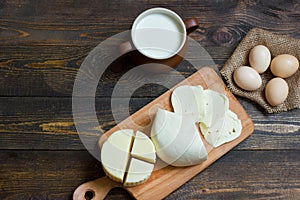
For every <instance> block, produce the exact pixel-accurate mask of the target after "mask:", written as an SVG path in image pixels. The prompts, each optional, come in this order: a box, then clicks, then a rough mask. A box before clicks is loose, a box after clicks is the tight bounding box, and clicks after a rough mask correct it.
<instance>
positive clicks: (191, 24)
mask: <svg viewBox="0 0 300 200" xmlns="http://www.w3.org/2000/svg"><path fill="white" fill-rule="evenodd" d="M183 22H184V25H185V28H186V33H187V34H188V35H189V34H190V33H192V32H194V31H195V30H197V28H199V22H198V20H197V19H196V18H195V17H192V18H189V19H186V20H184V21H183Z"/></svg>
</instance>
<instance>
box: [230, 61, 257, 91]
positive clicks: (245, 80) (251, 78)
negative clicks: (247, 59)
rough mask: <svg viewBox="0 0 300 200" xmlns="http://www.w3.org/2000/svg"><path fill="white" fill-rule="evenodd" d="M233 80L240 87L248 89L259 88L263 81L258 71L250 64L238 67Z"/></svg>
mask: <svg viewBox="0 0 300 200" xmlns="http://www.w3.org/2000/svg"><path fill="white" fill-rule="evenodd" d="M233 80H234V82H235V83H236V84H237V85H238V86H239V87H240V88H242V89H244V90H247V91H253V90H256V89H258V88H259V87H260V86H261V83H262V80H261V77H260V75H259V74H258V73H257V71H255V70H254V69H253V68H251V67H248V66H241V67H239V68H237V69H236V70H235V71H234V73H233Z"/></svg>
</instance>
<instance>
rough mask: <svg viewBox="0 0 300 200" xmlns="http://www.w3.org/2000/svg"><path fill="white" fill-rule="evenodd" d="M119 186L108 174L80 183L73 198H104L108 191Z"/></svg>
mask: <svg viewBox="0 0 300 200" xmlns="http://www.w3.org/2000/svg"><path fill="white" fill-rule="evenodd" d="M117 186H119V184H118V183H116V182H114V181H112V180H110V179H109V178H108V177H107V176H104V177H102V178H99V179H96V180H93V181H89V182H86V183H83V184H82V185H80V186H79V187H78V188H77V189H76V190H75V191H74V193H73V200H88V199H93V200H102V199H104V198H105V197H106V195H107V194H108V192H109V191H110V190H111V189H112V188H114V187H117Z"/></svg>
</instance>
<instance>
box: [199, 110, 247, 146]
mask: <svg viewBox="0 0 300 200" xmlns="http://www.w3.org/2000/svg"><path fill="white" fill-rule="evenodd" d="M200 129H201V132H202V134H203V136H204V138H205V140H206V141H207V142H208V143H209V144H211V145H212V146H213V147H218V146H220V145H222V144H224V143H226V142H230V141H232V140H234V139H236V138H237V137H239V136H240V134H241V132H242V123H241V120H239V119H238V117H237V115H236V114H235V113H234V112H232V111H231V110H228V111H227V112H226V114H225V116H224V117H223V118H221V119H219V120H218V121H216V123H215V124H214V125H213V126H211V127H207V126H206V125H205V124H204V123H200Z"/></svg>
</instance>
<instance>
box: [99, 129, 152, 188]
mask: <svg viewBox="0 0 300 200" xmlns="http://www.w3.org/2000/svg"><path fill="white" fill-rule="evenodd" d="M134 157H135V158H134ZM155 160H156V154H155V148H154V145H153V143H152V141H151V140H150V139H149V138H148V137H147V136H146V135H145V134H144V133H142V132H140V131H138V132H137V133H136V135H134V131H133V130H131V129H123V130H118V131H116V132H114V133H112V134H111V135H110V136H109V137H108V139H107V140H106V141H105V142H104V143H103V145H102V148H101V162H102V166H103V170H104V172H105V173H106V175H107V176H108V177H109V178H111V179H112V180H114V181H117V182H121V183H124V186H134V185H138V184H140V183H143V182H145V181H146V180H147V179H148V178H149V177H150V175H151V173H152V170H153V167H154V164H153V163H155ZM150 162H151V163H150Z"/></svg>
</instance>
